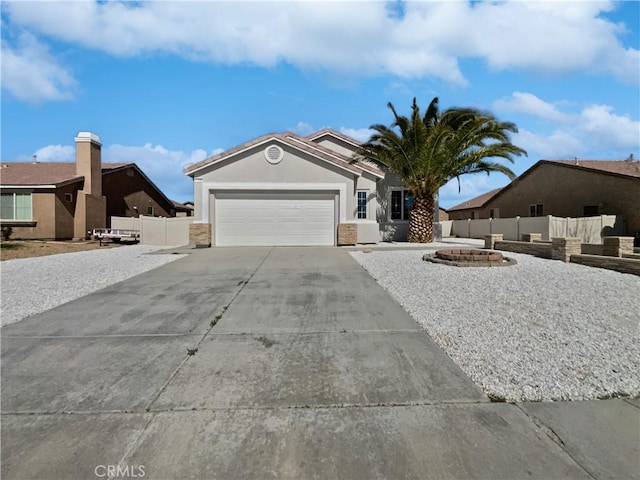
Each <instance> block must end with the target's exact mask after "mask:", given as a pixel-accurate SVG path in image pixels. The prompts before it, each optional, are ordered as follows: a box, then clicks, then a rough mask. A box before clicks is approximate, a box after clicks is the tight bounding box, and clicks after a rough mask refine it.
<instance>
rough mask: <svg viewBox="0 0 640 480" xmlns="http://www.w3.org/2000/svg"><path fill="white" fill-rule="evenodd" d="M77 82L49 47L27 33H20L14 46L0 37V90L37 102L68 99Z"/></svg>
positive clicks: (27, 100) (71, 95)
mask: <svg viewBox="0 0 640 480" xmlns="http://www.w3.org/2000/svg"><path fill="white" fill-rule="evenodd" d="M76 86H77V82H76V80H75V79H74V78H73V76H72V74H71V73H70V72H69V70H68V69H66V68H64V67H63V66H61V65H60V64H59V63H58V61H57V60H56V59H55V58H54V57H53V56H52V55H51V54H50V53H49V51H48V48H47V47H46V46H45V45H43V44H42V43H40V42H38V41H37V40H36V39H35V37H34V36H33V35H31V34H29V33H23V34H22V35H21V36H20V38H19V41H18V45H17V46H16V47H12V46H11V45H9V44H8V43H7V42H6V41H5V40H4V39H3V40H2V89H3V90H6V91H7V92H9V93H10V94H11V95H13V96H14V97H15V98H17V99H19V100H23V101H26V102H29V103H34V104H38V103H41V102H43V101H50V100H69V99H71V98H72V97H73V92H74V90H75V89H76Z"/></svg>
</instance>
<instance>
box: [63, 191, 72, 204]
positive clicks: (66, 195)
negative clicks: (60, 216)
mask: <svg viewBox="0 0 640 480" xmlns="http://www.w3.org/2000/svg"><path fill="white" fill-rule="evenodd" d="M64 199H65V200H66V201H67V202H73V193H65V194H64Z"/></svg>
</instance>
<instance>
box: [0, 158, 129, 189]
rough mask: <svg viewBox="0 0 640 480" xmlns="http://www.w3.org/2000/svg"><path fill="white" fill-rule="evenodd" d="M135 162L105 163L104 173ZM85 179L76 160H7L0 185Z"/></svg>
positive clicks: (41, 184) (59, 183) (52, 184)
mask: <svg viewBox="0 0 640 480" xmlns="http://www.w3.org/2000/svg"><path fill="white" fill-rule="evenodd" d="M127 165H135V164H133V163H103V164H102V173H103V174H104V173H105V172H108V171H110V170H113V169H117V168H121V167H124V166H127ZM81 180H83V177H82V176H78V175H76V164H75V163H74V162H29V163H22V162H7V163H3V164H2V167H1V168H0V185H2V186H8V185H11V186H16V187H45V186H49V187H61V186H63V185H68V184H70V183H74V182H79V181H81Z"/></svg>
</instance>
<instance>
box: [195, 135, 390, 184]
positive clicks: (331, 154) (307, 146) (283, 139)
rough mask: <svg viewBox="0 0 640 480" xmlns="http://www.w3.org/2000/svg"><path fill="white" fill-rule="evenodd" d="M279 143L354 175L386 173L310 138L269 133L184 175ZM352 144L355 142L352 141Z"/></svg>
mask: <svg viewBox="0 0 640 480" xmlns="http://www.w3.org/2000/svg"><path fill="white" fill-rule="evenodd" d="M273 141H275V142H278V143H281V144H283V145H286V146H289V147H291V148H294V149H296V150H300V151H304V152H306V153H309V154H310V155H312V156H314V157H315V158H318V159H320V160H323V161H325V162H327V163H330V164H332V165H334V166H336V167H338V168H340V169H343V170H346V171H349V172H351V173H353V174H354V175H358V176H360V175H362V174H363V173H364V172H367V173H370V174H371V175H374V176H376V177H379V178H384V172H382V170H380V169H379V168H377V167H374V166H371V165H365V164H363V163H361V162H356V163H351V158H349V157H347V156H345V155H342V154H341V153H338V152H336V151H334V150H331V149H330V148H327V147H323V146H322V145H320V144H318V143H315V142H313V141H311V140H309V138H308V137H301V136H299V135H296V134H295V133H292V132H285V133H268V134H266V135H262V136H261V137H258V138H256V139H254V140H250V141H248V142H245V143H243V144H241V145H238V146H236V147H233V148H230V149H229V150H226V151H224V152H222V153H219V154H217V155H214V156H212V157H209V158H205V159H204V160H202V161H200V162H197V163H193V164H191V165H187V166H186V167H185V168H184V173H185V174H186V175H190V176H194V175H195V174H196V172H197V171H199V170H201V169H203V168H206V167H209V166H211V165H215V164H216V163H220V162H221V161H224V160H227V159H229V158H232V157H234V156H236V155H238V154H240V153H243V152H245V151H247V150H249V149H251V148H253V147H256V146H259V145H263V144H266V143H268V142H273ZM351 141H352V142H354V141H355V140H353V139H351Z"/></svg>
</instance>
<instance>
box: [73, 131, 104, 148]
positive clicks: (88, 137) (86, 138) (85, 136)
mask: <svg viewBox="0 0 640 480" xmlns="http://www.w3.org/2000/svg"><path fill="white" fill-rule="evenodd" d="M75 141H76V143H84V142H91V143H95V144H96V145H102V141H101V140H100V137H99V136H98V135H97V134H96V133H91V132H78V136H77V137H75Z"/></svg>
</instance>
